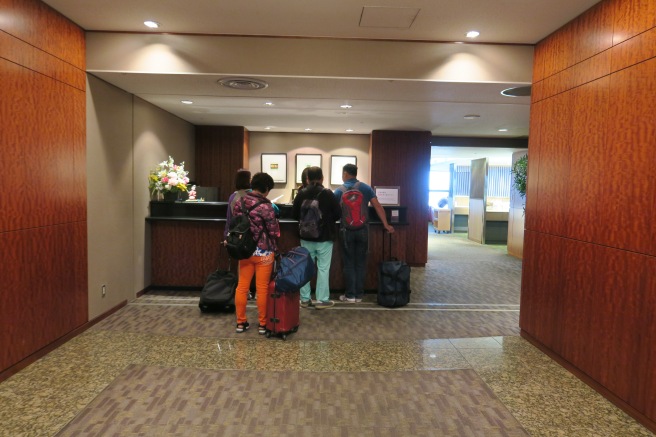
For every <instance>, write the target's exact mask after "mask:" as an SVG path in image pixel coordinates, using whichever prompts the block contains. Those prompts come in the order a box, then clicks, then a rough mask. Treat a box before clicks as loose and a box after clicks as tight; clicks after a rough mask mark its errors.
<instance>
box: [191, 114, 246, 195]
mask: <svg viewBox="0 0 656 437" xmlns="http://www.w3.org/2000/svg"><path fill="white" fill-rule="evenodd" d="M247 141H248V136H247V135H246V130H245V129H244V128H243V127H241V126H196V157H195V162H196V181H195V182H196V183H197V184H198V185H201V186H210V187H219V200H228V197H230V194H232V193H233V192H234V191H235V174H236V172H237V170H239V169H240V168H242V167H244V163H245V161H246V159H247V156H245V153H246V150H247V147H246V146H245V144H247ZM254 173H255V172H254Z"/></svg>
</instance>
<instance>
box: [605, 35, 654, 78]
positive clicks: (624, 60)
mask: <svg viewBox="0 0 656 437" xmlns="http://www.w3.org/2000/svg"><path fill="white" fill-rule="evenodd" d="M653 57H656V28H653V29H651V30H648V31H646V32H644V33H641V34H639V35H636V36H634V37H633V38H630V39H627V40H626V41H623V42H622V43H620V44H618V45H616V46H615V47H613V49H612V65H611V69H612V71H613V72H615V71H618V70H621V69H623V68H626V67H630V66H632V65H635V64H637V63H638V62H642V61H646V60H647V59H651V58H653Z"/></svg>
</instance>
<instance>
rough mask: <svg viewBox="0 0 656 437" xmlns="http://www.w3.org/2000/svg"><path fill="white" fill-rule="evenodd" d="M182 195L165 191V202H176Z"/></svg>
mask: <svg viewBox="0 0 656 437" xmlns="http://www.w3.org/2000/svg"><path fill="white" fill-rule="evenodd" d="M179 194H180V193H174V192H173V191H164V201H165V202H175V201H176V200H178V197H179Z"/></svg>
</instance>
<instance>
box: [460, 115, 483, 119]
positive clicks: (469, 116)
mask: <svg viewBox="0 0 656 437" xmlns="http://www.w3.org/2000/svg"><path fill="white" fill-rule="evenodd" d="M480 117H481V116H480V115H478V114H467V115H465V117H464V118H465V120H476V119H477V118H480Z"/></svg>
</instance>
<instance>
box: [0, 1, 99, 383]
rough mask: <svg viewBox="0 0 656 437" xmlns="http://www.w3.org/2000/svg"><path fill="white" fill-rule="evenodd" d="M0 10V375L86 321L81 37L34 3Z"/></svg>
mask: <svg viewBox="0 0 656 437" xmlns="http://www.w3.org/2000/svg"><path fill="white" fill-rule="evenodd" d="M0 9H1V10H3V11H5V12H6V11H9V12H10V13H11V17H12V19H11V20H3V21H2V22H1V23H0V26H2V27H1V28H0V77H2V86H1V87H0V149H1V150H2V167H3V174H4V178H5V180H6V181H9V182H7V183H5V184H4V191H3V194H2V195H1V196H0V247H2V251H3V257H2V263H0V344H1V345H2V347H0V372H2V371H4V370H6V369H8V368H10V367H12V366H14V365H16V364H17V363H19V362H20V361H22V360H24V359H26V358H27V357H29V356H30V355H32V354H33V353H35V352H36V351H38V350H39V349H41V348H43V347H44V346H47V345H48V344H50V343H52V342H54V341H55V340H57V339H58V338H60V337H62V336H64V335H66V334H67V333H69V332H71V331H73V330H74V329H75V328H77V327H79V326H81V325H82V324H84V323H86V322H87V319H88V310H87V306H88V304H87V299H88V296H87V226H86V114H85V71H84V70H85V62H84V59H85V58H84V50H85V45H84V32H83V31H82V29H80V28H79V27H77V26H75V25H74V24H72V23H71V22H69V21H68V20H67V19H65V18H64V17H63V16H61V15H59V14H58V13H56V12H55V11H53V10H52V9H50V8H49V7H48V6H46V5H45V4H44V3H42V2H40V1H36V0H34V1H33V0H23V1H10V0H0ZM9 12H8V13H9ZM3 13H4V12H3Z"/></svg>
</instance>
